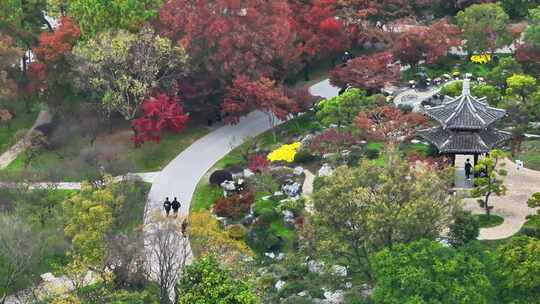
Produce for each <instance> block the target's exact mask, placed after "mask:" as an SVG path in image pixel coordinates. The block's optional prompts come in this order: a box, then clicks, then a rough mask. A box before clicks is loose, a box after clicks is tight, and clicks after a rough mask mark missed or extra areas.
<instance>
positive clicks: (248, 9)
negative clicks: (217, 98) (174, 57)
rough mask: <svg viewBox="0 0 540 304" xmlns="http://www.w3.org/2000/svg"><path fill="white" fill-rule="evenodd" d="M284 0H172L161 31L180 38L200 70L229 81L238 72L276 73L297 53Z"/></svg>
mask: <svg viewBox="0 0 540 304" xmlns="http://www.w3.org/2000/svg"><path fill="white" fill-rule="evenodd" d="M290 14H291V12H290V9H289V6H288V3H287V1H286V0H273V1H267V0H244V1H237V0H219V1H208V0H169V1H167V2H165V4H164V5H163V7H162V8H161V10H160V12H159V23H160V28H161V33H162V34H163V35H165V36H167V37H169V38H171V39H173V40H176V41H178V42H179V44H180V45H181V46H182V47H184V48H185V49H186V51H187V53H188V54H189V55H190V60H191V62H192V63H193V64H194V65H195V67H196V68H197V70H198V71H203V72H205V73H206V74H207V75H210V76H212V77H215V78H216V79H218V80H219V81H222V82H224V83H225V84H227V83H229V81H230V80H231V79H232V78H234V75H239V74H243V75H248V76H250V77H251V78H253V79H256V78H259V77H261V76H266V77H271V78H276V77H277V75H279V74H282V73H285V72H287V70H288V69H289V68H290V67H289V65H290V63H291V62H294V61H295V60H297V59H298V52H296V51H295V49H294V44H293V42H294V39H295V34H294V31H293V29H292V25H291V24H290V22H289V21H290Z"/></svg>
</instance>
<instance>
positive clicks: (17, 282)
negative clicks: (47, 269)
mask: <svg viewBox="0 0 540 304" xmlns="http://www.w3.org/2000/svg"><path fill="white" fill-rule="evenodd" d="M42 245H43V244H42V243H41V242H40V238H39V235H38V234H36V232H35V231H32V228H31V226H30V225H28V223H25V222H23V221H22V220H21V219H20V218H17V217H15V216H12V215H5V214H0V287H1V288H2V293H1V294H0V303H4V301H5V300H6V298H7V296H8V295H9V294H11V293H13V292H15V291H16V290H17V289H16V288H21V287H25V285H23V284H27V283H28V279H35V278H32V277H31V275H30V274H31V273H32V270H33V269H35V267H37V266H38V265H39V262H40V261H39V258H40V257H41V252H42V249H43V247H42Z"/></svg>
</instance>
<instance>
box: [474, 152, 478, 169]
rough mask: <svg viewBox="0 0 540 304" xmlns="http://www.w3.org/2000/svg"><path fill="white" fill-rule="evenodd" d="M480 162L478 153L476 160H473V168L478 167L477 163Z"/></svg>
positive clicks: (475, 156)
mask: <svg viewBox="0 0 540 304" xmlns="http://www.w3.org/2000/svg"><path fill="white" fill-rule="evenodd" d="M477 163H478V154H475V155H474V162H473V168H474V167H476V164H477Z"/></svg>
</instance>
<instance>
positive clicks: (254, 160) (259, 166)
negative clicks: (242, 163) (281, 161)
mask: <svg viewBox="0 0 540 304" xmlns="http://www.w3.org/2000/svg"><path fill="white" fill-rule="evenodd" d="M268 165H270V163H269V162H268V160H267V159H266V157H265V156H264V155H261V154H256V155H251V156H250V157H249V165H248V167H249V170H251V171H253V172H261V171H263V170H264V169H266V168H268Z"/></svg>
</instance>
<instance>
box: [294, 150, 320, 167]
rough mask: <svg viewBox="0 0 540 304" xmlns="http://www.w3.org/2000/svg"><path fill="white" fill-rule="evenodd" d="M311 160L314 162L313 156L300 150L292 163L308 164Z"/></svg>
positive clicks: (306, 151)
mask: <svg viewBox="0 0 540 304" xmlns="http://www.w3.org/2000/svg"><path fill="white" fill-rule="evenodd" d="M313 160H315V156H314V155H313V154H311V153H310V152H309V151H308V150H306V149H301V150H300V151H298V152H296V155H295V156H294V162H295V163H299V164H305V163H309V162H311V161H313Z"/></svg>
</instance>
